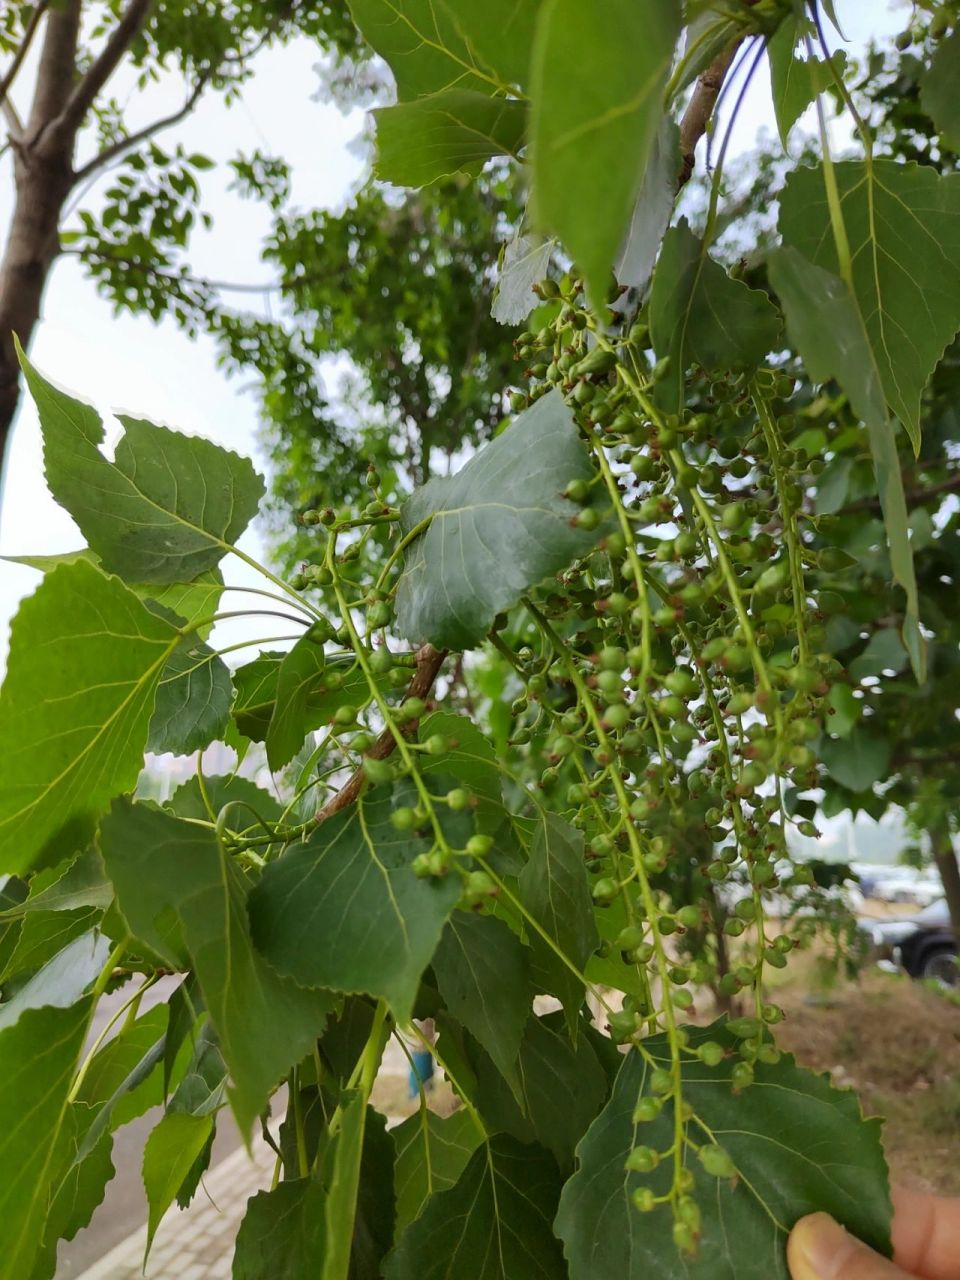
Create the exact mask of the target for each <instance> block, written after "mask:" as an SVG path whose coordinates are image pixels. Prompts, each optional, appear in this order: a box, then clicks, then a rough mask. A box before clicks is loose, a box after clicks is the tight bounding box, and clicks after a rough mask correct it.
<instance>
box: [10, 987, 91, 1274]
mask: <svg viewBox="0 0 960 1280" xmlns="http://www.w3.org/2000/svg"><path fill="white" fill-rule="evenodd" d="M89 1016H90V1002H89V1001H88V1000H84V1001H81V1002H80V1003H79V1004H75V1005H72V1006H70V1007H69V1008H66V1009H57V1008H45V1009H28V1010H27V1011H26V1012H25V1013H24V1014H23V1016H22V1017H21V1018H20V1019H19V1021H18V1022H16V1023H15V1024H14V1025H13V1026H8V1027H6V1028H4V1030H3V1031H2V1032H0V1080H2V1081H3V1088H2V1089H0V1280H23V1278H24V1276H29V1275H30V1272H31V1270H32V1268H33V1264H34V1260H35V1258H36V1254H37V1250H38V1248H39V1245H40V1239H41V1231H42V1228H43V1222H44V1218H45V1216H46V1212H47V1206H48V1203H49V1196H50V1193H51V1189H52V1187H53V1183H54V1179H55V1176H56V1173H57V1170H58V1169H59V1168H60V1167H62V1163H63V1160H64V1158H65V1156H66V1154H67V1152H68V1150H69V1146H68V1143H69V1134H68V1133H67V1132H66V1130H65V1127H64V1126H65V1121H66V1116H67V1093H68V1091H69V1089H70V1082H71V1080H72V1078H73V1073H74V1069H75V1067H76V1064H77V1058H78V1056H79V1054H80V1049H81V1047H82V1045H83V1041H84V1037H85V1036H86V1033H87V1024H88V1021H89ZM28 1117H29V1123H24V1121H25V1119H26V1118H28Z"/></svg>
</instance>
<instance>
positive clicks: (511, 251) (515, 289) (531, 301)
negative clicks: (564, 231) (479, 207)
mask: <svg viewBox="0 0 960 1280" xmlns="http://www.w3.org/2000/svg"><path fill="white" fill-rule="evenodd" d="M556 243H557V242H556V241H555V240H552V239H549V238H548V237H547V236H538V235H534V234H531V233H527V234H524V235H521V234H520V231H519V229H518V230H517V231H516V233H515V234H514V236H513V239H512V240H510V241H508V242H507V245H506V247H505V248H504V251H503V257H502V259H501V262H500V276H499V279H498V280H497V291H496V293H495V294H494V297H493V306H492V307H491V308H490V314H491V315H492V316H493V318H494V320H496V321H497V322H498V324H511V325H512V324H520V323H521V322H522V321H524V320H526V318H527V316H528V315H529V314H530V312H531V311H533V309H534V308H535V307H536V306H538V305H539V302H540V299H539V298H538V297H537V295H536V294H535V293H534V292H533V286H534V285H535V284H539V283H540V281H541V280H543V278H544V277H545V276H546V274H547V268H548V267H549V265H550V259H551V257H552V256H553V251H554V249H555V248H556Z"/></svg>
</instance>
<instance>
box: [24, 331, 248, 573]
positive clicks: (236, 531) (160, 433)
mask: <svg viewBox="0 0 960 1280" xmlns="http://www.w3.org/2000/svg"><path fill="white" fill-rule="evenodd" d="M19 355H20V363H21V365H22V367H23V372H24V376H25V378H26V381H27V385H28V387H29V388H30V393H31V395H32V396H33V398H34V400H35V401H36V405H37V410H38V412H39V414H40V428H41V431H42V433H43V458H44V467H45V471H46V477H47V484H48V485H49V487H50V492H51V493H52V494H53V496H54V498H56V500H57V502H58V503H59V504H60V506H62V507H63V508H64V509H65V510H66V511H69V513H70V514H71V515H72V516H73V518H74V520H76V522H77V524H78V525H79V527H80V532H81V533H82V534H83V535H84V537H85V538H86V540H87V542H88V543H89V544H90V547H91V548H92V550H93V551H94V552H96V554H97V555H98V556H99V557H100V560H101V561H102V563H103V565H104V567H105V568H106V569H107V570H109V571H110V572H111V573H117V574H119V575H120V577H122V578H124V579H126V580H127V581H129V582H137V583H144V582H161V583H168V582H169V583H186V582H190V581H191V580H192V579H194V578H196V577H197V576H198V574H201V573H203V572H204V571H205V570H209V569H212V568H213V567H214V565H216V564H217V563H218V561H219V560H220V559H221V558H222V557H223V555H224V554H225V553H226V552H227V551H229V550H230V548H231V545H232V544H233V543H234V542H235V541H236V539H237V538H238V537H239V536H240V534H241V533H242V532H243V530H244V529H245V528H246V527H247V525H248V524H249V522H250V520H251V519H252V518H253V516H254V515H256V513H257V508H258V507H259V504H260V499H261V497H262V496H263V492H264V488H263V481H262V480H261V479H260V477H259V476H258V475H257V473H256V472H255V471H254V469H253V467H252V465H251V464H250V463H249V462H248V461H247V460H246V459H245V458H241V457H239V456H238V455H237V454H235V453H230V452H229V451H228V450H226V449H221V448H220V447H219V446H218V445H215V444H212V443H211V442H210V441H209V440H204V439H202V438H201V437H200V436H185V435H181V434H180V433H179V432H176V431H169V430H168V429H167V428H166V427H157V426H153V425H152V424H151V423H149V422H143V421H142V420H140V419H137V418H130V417H127V416H125V415H123V414H121V415H118V416H119V421H120V422H121V423H122V424H123V426H124V434H123V436H122V437H121V439H120V442H119V444H118V445H117V449H116V453H115V456H114V461H113V462H110V461H108V460H107V459H106V458H105V457H104V456H103V454H102V453H101V452H100V450H99V449H98V447H97V446H98V445H99V444H100V443H101V441H102V440H103V425H102V423H101V421H100V416H99V414H98V413H97V412H96V410H95V409H93V408H91V407H90V406H89V405H86V404H83V403H82V402H81V401H79V400H75V399H74V398H73V396H70V395H67V393H66V392H64V391H60V390H59V389H58V388H56V387H54V386H53V385H52V384H51V383H49V382H48V381H47V380H46V379H45V378H44V377H43V376H42V375H41V374H40V373H38V372H37V370H36V369H35V368H34V367H33V366H32V365H31V364H30V362H29V361H28V360H27V358H26V356H25V355H24V354H23V352H22V351H20V352H19Z"/></svg>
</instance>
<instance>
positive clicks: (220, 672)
mask: <svg viewBox="0 0 960 1280" xmlns="http://www.w3.org/2000/svg"><path fill="white" fill-rule="evenodd" d="M232 702H233V684H232V683H231V681H230V672H229V671H228V670H227V667H226V664H225V663H224V662H223V660H222V659H221V658H219V657H218V656H217V655H216V654H215V653H214V652H213V650H212V649H211V648H210V647H209V646H208V645H205V644H204V643H203V641H202V640H198V639H197V638H196V637H195V636H188V637H186V638H185V639H184V641H183V642H182V643H181V644H180V645H179V646H178V647H177V648H176V649H175V650H174V652H173V653H172V654H171V655H170V658H169V660H168V661H167V665H166V666H165V667H164V669H163V674H162V675H161V677H160V683H159V684H158V685H157V700H156V705H155V706H154V711H153V716H152V718H151V720H150V731H149V736H148V737H147V750H148V751H154V752H156V753H157V754H158V755H161V754H163V752H165V751H171V752H173V754H174V755H181V756H185V755H192V754H193V753H194V752H195V751H202V750H203V748H204V747H208V746H209V745H210V743H211V742H215V741H216V740H217V739H218V738H222V737H223V735H224V733H225V732H226V728H227V724H228V723H229V720H230V704H231V703H232Z"/></svg>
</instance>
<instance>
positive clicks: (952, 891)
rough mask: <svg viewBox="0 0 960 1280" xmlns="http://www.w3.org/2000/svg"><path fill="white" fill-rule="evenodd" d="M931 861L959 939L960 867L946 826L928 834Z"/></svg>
mask: <svg viewBox="0 0 960 1280" xmlns="http://www.w3.org/2000/svg"><path fill="white" fill-rule="evenodd" d="M930 843H931V846H932V848H933V859H934V862H935V863H936V864H937V870H938V871H939V872H940V879H941V880H942V881H943V891H944V894H945V895H946V899H947V907H948V909H949V911H950V922H951V924H952V925H953V931H954V933H955V934H956V935H957V937H958V938H960V865H958V863H957V855H956V854H955V853H954V851H953V842H952V841H951V839H950V833H949V831H948V830H947V828H946V826H945V825H944V826H937V827H934V828H933V829H932V830H931V832H930Z"/></svg>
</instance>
